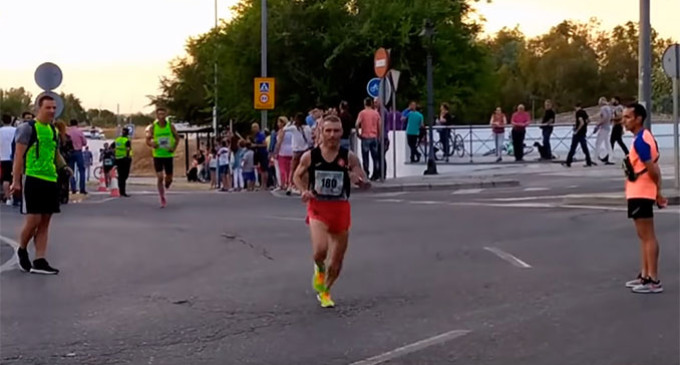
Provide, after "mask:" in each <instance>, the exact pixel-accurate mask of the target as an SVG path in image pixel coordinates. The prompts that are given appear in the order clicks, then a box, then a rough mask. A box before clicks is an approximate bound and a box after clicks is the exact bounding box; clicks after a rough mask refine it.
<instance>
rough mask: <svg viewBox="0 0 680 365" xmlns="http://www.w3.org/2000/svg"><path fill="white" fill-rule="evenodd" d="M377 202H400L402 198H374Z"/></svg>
mask: <svg viewBox="0 0 680 365" xmlns="http://www.w3.org/2000/svg"><path fill="white" fill-rule="evenodd" d="M375 201H376V202H378V203H402V202H403V201H404V199H376V200H375Z"/></svg>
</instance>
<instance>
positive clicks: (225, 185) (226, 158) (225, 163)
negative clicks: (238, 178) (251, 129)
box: [217, 141, 231, 191]
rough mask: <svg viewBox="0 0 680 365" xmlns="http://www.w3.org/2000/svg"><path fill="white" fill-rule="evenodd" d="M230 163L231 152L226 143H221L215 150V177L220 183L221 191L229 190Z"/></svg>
mask: <svg viewBox="0 0 680 365" xmlns="http://www.w3.org/2000/svg"><path fill="white" fill-rule="evenodd" d="M230 163H231V150H230V149H229V145H228V143H227V141H222V147H220V149H219V150H217V176H219V179H220V181H221V182H222V191H229V190H231V173H230V172H229V164H230Z"/></svg>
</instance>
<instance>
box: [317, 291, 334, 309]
mask: <svg viewBox="0 0 680 365" xmlns="http://www.w3.org/2000/svg"><path fill="white" fill-rule="evenodd" d="M316 299H317V300H318V301H319V303H321V308H333V307H335V303H334V302H333V299H331V293H330V292H327V291H325V292H322V293H319V294H317V295H316Z"/></svg>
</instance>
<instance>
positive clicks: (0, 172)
mask: <svg viewBox="0 0 680 365" xmlns="http://www.w3.org/2000/svg"><path fill="white" fill-rule="evenodd" d="M12 167H13V166H12V161H2V162H0V181H2V182H9V183H11V182H12Z"/></svg>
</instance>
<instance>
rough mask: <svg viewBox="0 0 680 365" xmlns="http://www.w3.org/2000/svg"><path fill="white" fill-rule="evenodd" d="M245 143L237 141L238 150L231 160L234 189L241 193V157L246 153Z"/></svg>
mask: <svg viewBox="0 0 680 365" xmlns="http://www.w3.org/2000/svg"><path fill="white" fill-rule="evenodd" d="M245 146H246V142H245V141H244V140H240V141H238V150H236V152H235V153H234V158H232V159H231V171H232V173H233V175H234V176H233V178H234V189H235V190H236V191H241V189H243V168H242V166H241V165H242V163H243V155H244V154H245V152H246V149H245Z"/></svg>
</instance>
